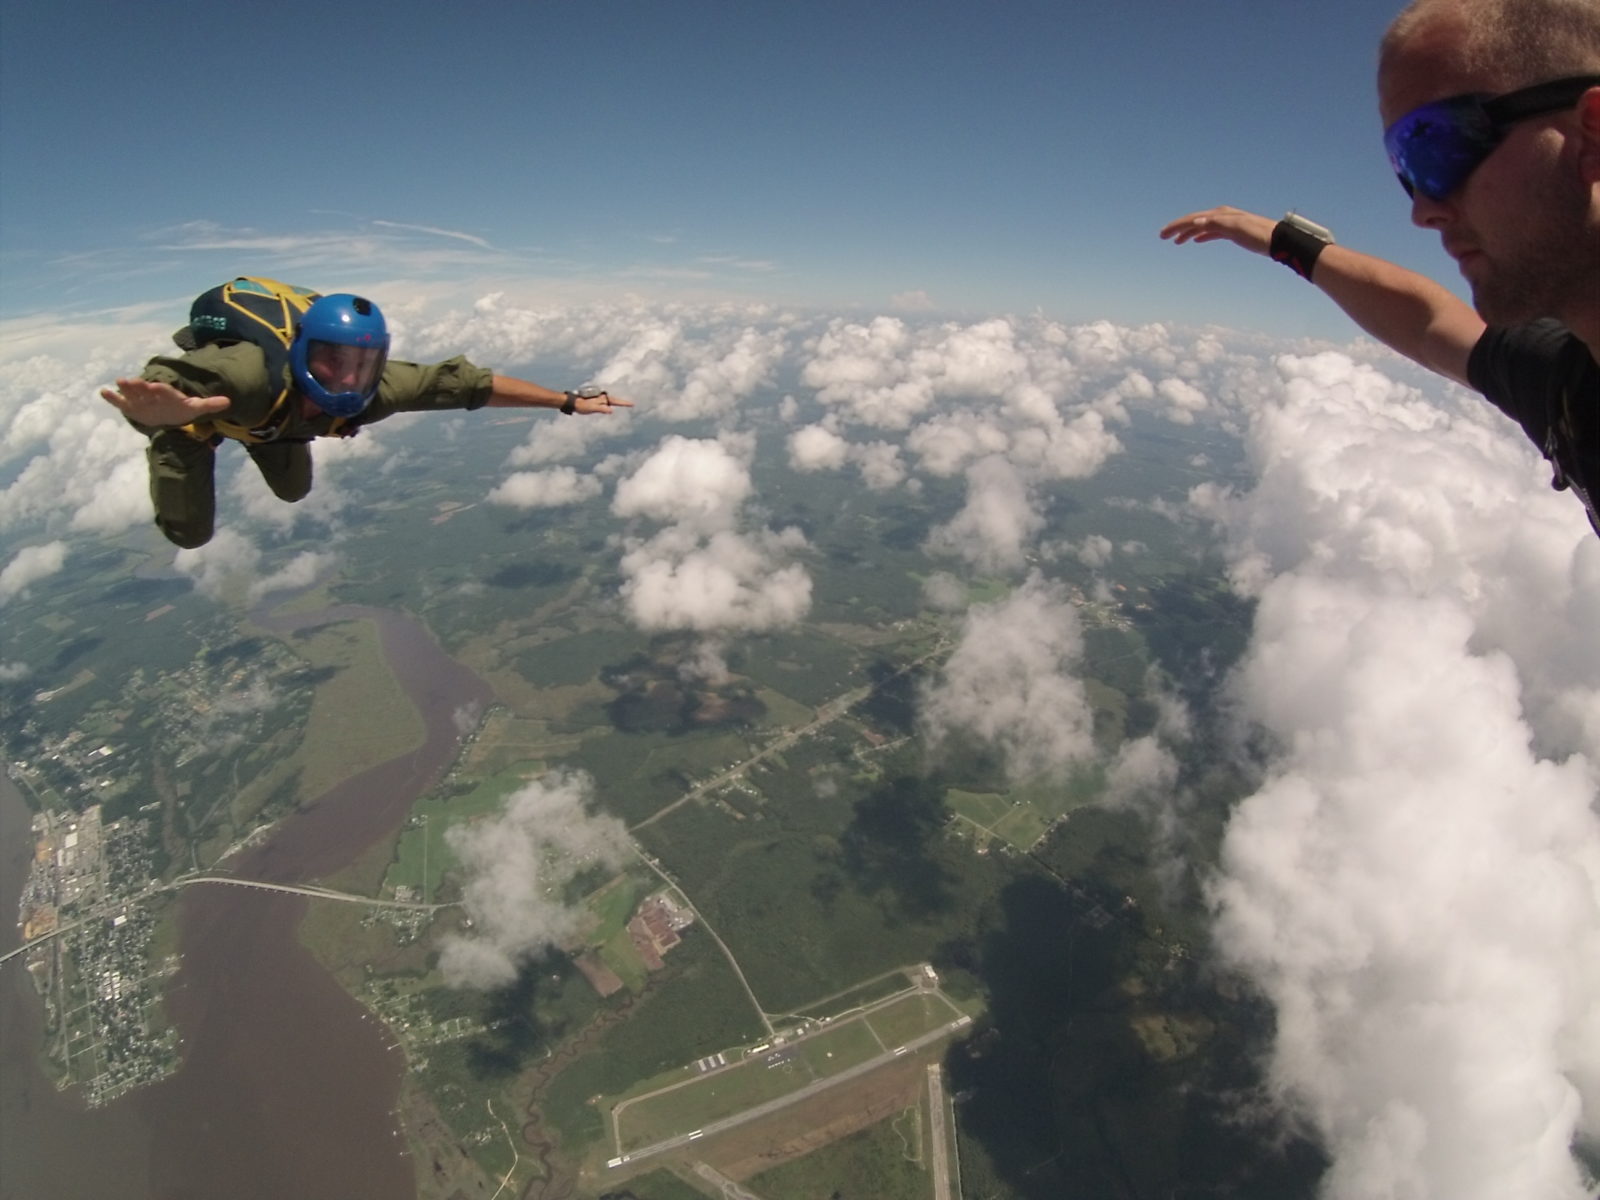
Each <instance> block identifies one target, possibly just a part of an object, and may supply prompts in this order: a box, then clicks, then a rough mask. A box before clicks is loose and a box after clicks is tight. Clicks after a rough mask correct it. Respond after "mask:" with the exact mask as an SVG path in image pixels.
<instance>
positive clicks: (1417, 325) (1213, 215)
mask: <svg viewBox="0 0 1600 1200" xmlns="http://www.w3.org/2000/svg"><path fill="white" fill-rule="evenodd" d="M1276 225H1277V222H1276V221H1274V220H1273V219H1272V218H1271V217H1262V216H1257V215H1256V214H1255V213H1248V212H1245V211H1243V210H1242V209H1238V208H1231V207H1229V206H1227V205H1223V206H1221V207H1220V208H1208V209H1206V210H1204V211H1203V212H1195V213H1190V214H1189V215H1188V216H1184V217H1179V218H1178V219H1177V220H1176V221H1173V222H1172V223H1171V224H1169V225H1168V226H1167V227H1166V228H1165V229H1163V230H1162V231H1161V236H1162V237H1163V238H1167V239H1170V240H1171V241H1172V242H1173V244H1175V245H1179V246H1181V245H1183V244H1184V243H1185V242H1216V241H1226V242H1232V243H1233V244H1234V245H1235V246H1238V247H1240V248H1242V249H1245V250H1249V251H1250V252H1252V253H1254V254H1261V255H1266V254H1267V253H1268V251H1269V249H1270V247H1271V244H1272V230H1273V228H1274V227H1275V226H1276ZM1311 282H1312V283H1314V284H1316V286H1317V287H1319V288H1321V289H1322V290H1323V292H1325V293H1326V294H1327V295H1328V297H1329V299H1331V300H1332V301H1333V302H1334V303H1335V304H1337V305H1338V306H1339V307H1340V308H1342V309H1344V311H1345V313H1346V314H1347V315H1348V316H1349V317H1350V319H1351V320H1353V321H1354V322H1355V323H1356V324H1357V325H1359V326H1361V328H1362V329H1364V330H1366V331H1367V332H1368V333H1370V334H1371V335H1372V336H1373V337H1375V338H1377V339H1378V340H1379V341H1380V342H1383V343H1384V344H1385V345H1387V346H1389V347H1390V348H1391V349H1393V350H1396V351H1398V352H1399V353H1401V354H1404V355H1405V356H1406V357H1407V358H1409V359H1411V360H1412V361H1414V362H1418V363H1421V364H1422V365H1423V366H1424V367H1427V368H1428V369H1429V370H1430V371H1437V372H1438V373H1439V374H1440V375H1443V376H1445V377H1446V378H1447V379H1453V380H1455V381H1456V382H1457V383H1466V382H1467V360H1468V358H1469V357H1471V355H1472V348H1473V346H1475V345H1477V344H1478V339H1479V338H1480V337H1482V336H1483V331H1484V323H1483V318H1481V317H1480V316H1478V314H1477V313H1476V312H1474V311H1473V309H1472V306H1471V305H1469V304H1467V303H1466V302H1465V301H1463V300H1461V299H1460V298H1459V297H1458V296H1456V295H1455V294H1454V293H1453V292H1450V291H1448V290H1447V289H1445V288H1443V287H1441V286H1440V285H1439V284H1437V283H1435V282H1433V280H1431V279H1428V278H1426V277H1425V276H1422V275H1418V274H1417V273H1416V272H1415V271H1408V270H1406V269H1405V268H1404V267H1399V266H1396V265H1395V264H1394V263H1392V262H1387V261H1385V260H1384V259H1381V258H1374V257H1373V256H1372V255H1370V254H1362V253H1360V252H1359V251H1356V250H1351V249H1350V248H1349V247H1347V246H1337V245H1335V246H1327V247H1325V248H1324V249H1323V251H1322V253H1321V254H1320V255H1318V256H1317V262H1316V266H1315V267H1314V268H1313V270H1312V273H1311Z"/></svg>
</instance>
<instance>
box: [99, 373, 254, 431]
mask: <svg viewBox="0 0 1600 1200" xmlns="http://www.w3.org/2000/svg"><path fill="white" fill-rule="evenodd" d="M100 396H101V399H103V400H105V402H106V403H107V404H110V405H111V406H112V407H113V408H115V409H116V410H117V411H118V412H120V413H121V414H122V415H123V416H125V417H127V418H128V420H130V421H132V422H133V423H134V424H136V425H144V426H152V427H153V426H166V425H187V424H189V423H190V422H191V421H198V420H200V419H201V418H202V417H209V416H212V415H213V414H215V413H219V412H221V411H223V409H225V408H227V407H228V405H229V404H231V403H232V401H231V400H229V399H228V397H226V396H190V395H188V394H187V393H185V392H180V391H179V390H178V389H177V388H175V387H173V386H172V385H171V384H170V383H155V382H153V381H151V380H149V379H119V380H117V383H116V386H115V387H106V388H101V389H100Z"/></svg>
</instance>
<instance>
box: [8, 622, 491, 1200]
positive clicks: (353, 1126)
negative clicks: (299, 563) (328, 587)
mask: <svg viewBox="0 0 1600 1200" xmlns="http://www.w3.org/2000/svg"><path fill="white" fill-rule="evenodd" d="M339 619H368V620H373V621H375V622H376V623H377V625H378V628H379V631H380V633H381V635H382V642H383V647H384V652H385V655H386V657H387V659H388V661H389V665H390V667H391V669H392V670H393V671H394V674H395V677H396V679H397V680H398V681H399V684H400V686H401V687H402V688H403V689H404V691H405V692H406V694H407V695H408V696H409V697H410V698H411V700H412V702H413V703H414V704H415V705H416V707H417V710H418V712H420V713H421V715H422V718H423V720H424V722H425V725H426V729H427V734H426V738H425V741H424V743H423V745H422V746H421V747H420V748H418V749H417V750H416V751H414V752H412V753H410V754H406V755H402V756H400V757H398V758H395V759H392V760H390V761H389V762H386V763H382V764H380V765H378V766H376V767H373V768H372V769H370V770H368V771H365V772H363V773H362V774H360V775H358V776H356V777H354V778H352V779H350V780H348V781H347V782H345V783H344V784H342V785H340V786H339V787H337V788H334V789H333V790H331V791H329V792H328V793H326V794H325V795H324V796H322V797H320V798H319V799H318V800H317V802H316V803H315V804H314V805H312V806H310V807H309V808H307V809H305V810H303V811H301V812H298V813H296V814H295V815H294V816H292V817H290V818H288V819H287V820H286V821H284V822H283V823H282V824H281V825H280V826H279V827H278V828H277V829H276V830H275V831H274V833H273V835H272V836H271V838H269V839H268V840H267V841H266V842H264V843H263V844H262V845H260V846H257V847H254V848H252V849H250V850H248V851H246V852H245V853H243V854H241V855H238V856H236V857H235V858H233V859H231V860H230V861H229V862H228V866H229V868H230V869H231V870H232V871H233V872H234V873H235V874H237V875H239V876H240V877H242V878H247V879H261V880H266V881H270V882H278V883H290V882H298V881H304V880H311V879H316V878H319V877H321V876H324V875H327V874H329V873H330V872H332V871H334V870H336V869H337V868H339V867H341V866H343V865H345V864H346V863H349V862H350V861H352V860H353V859H355V858H356V857H357V856H358V855H360V854H361V852H362V851H364V850H365V849H367V848H368V847H370V846H371V845H372V844H373V843H374V842H376V841H377V840H378V839H379V838H381V837H383V836H384V835H385V834H386V833H388V832H390V831H391V830H392V829H394V827H395V826H396V825H397V824H399V822H400V821H401V819H402V818H403V817H404V815H405V813H406V812H407V810H408V809H409V808H410V806H411V803H412V801H413V800H414V799H415V798H416V797H417V796H418V795H419V794H420V793H421V792H423V791H425V790H426V789H427V788H429V787H431V786H432V785H433V784H434V783H435V782H437V781H438V779H439V778H440V777H441V776H442V775H443V773H444V771H445V770H446V769H447V768H448V767H449V765H450V763H451V762H452V761H453V760H454V758H455V755H456V753H457V750H458V749H459V744H460V736H461V735H460V732H459V727H458V722H457V719H456V717H457V714H458V713H459V712H460V711H461V710H462V709H463V708H465V707H468V706H474V707H476V708H477V709H479V710H481V709H482V707H483V706H484V705H486V704H487V703H488V701H489V699H490V693H489V689H488V687H487V686H486V685H485V684H484V683H483V682H482V681H481V680H479V679H478V678H477V677H476V676H474V675H473V674H472V673H471V672H469V671H467V670H466V669H465V668H464V667H462V666H461V665H460V664H458V663H456V662H455V661H454V660H452V659H451V658H449V657H448V656H447V655H446V654H445V653H444V651H443V650H442V649H441V648H440V647H439V645H438V644H437V643H436V642H435V641H434V640H433V638H432V637H431V636H430V635H429V633H428V632H427V630H426V629H425V628H424V627H423V626H422V625H420V624H419V623H418V622H416V621H415V620H413V619H411V618H409V617H406V616H403V615H400V614H397V613H392V612H386V611H381V610H376V609H363V608H336V609H331V610H327V611H324V612H321V613H318V614H316V615H315V616H310V617H297V618H294V619H293V620H287V619H275V620H271V621H268V622H265V623H267V624H268V625H269V626H270V627H271V628H273V629H274V630H277V631H279V632H282V631H285V630H287V629H290V628H298V627H304V626H307V625H311V624H321V623H325V622H327V621H330V620H339ZM0 784H3V787H0V905H3V906H4V907H3V908H0V913H3V914H4V917H3V919H0V949H10V948H11V947H12V946H14V945H15V944H16V942H17V936H18V935H17V931H16V927H15V917H14V916H11V915H10V914H13V913H15V911H16V903H17V898H18V896H19V895H20V893H21V889H22V882H23V878H24V876H25V873H26V869H27V857H28V853H29V851H30V849H31V845H30V842H29V838H28V818H29V814H28V811H27V808H26V806H25V805H24V803H23V801H22V798H21V796H20V795H19V794H18V793H17V792H16V789H15V788H14V787H13V786H12V785H11V783H10V781H9V780H0ZM308 903H309V901H308V900H306V899H305V898H304V897H299V896H292V895H274V894H273V893H270V892H261V891H255V890H251V889H247V888H230V887H195V888H186V889H184V891H183V893H182V898H181V899H180V900H179V902H178V930H179V952H180V953H181V955H182V956H183V963H182V967H181V969H180V970H179V972H178V974H177V976H175V978H174V979H173V981H172V986H171V988H170V990H169V993H168V1004H169V1007H170V1011H171V1013H172V1016H173V1019H174V1020H175V1022H176V1024H177V1027H178V1031H179V1033H180V1034H181V1036H182V1037H183V1040H184V1052H185V1054H184V1065H183V1067H182V1069H181V1070H180V1071H178V1073H177V1074H175V1075H174V1076H172V1077H171V1078H169V1079H166V1080H164V1081H162V1082H161V1083H159V1084H157V1085H155V1086H153V1087H149V1088H144V1089H141V1090H140V1091H137V1092H134V1093H132V1094H131V1095H128V1096H125V1097H123V1098H122V1099H120V1100H117V1101H115V1102H114V1103H112V1104H110V1105H108V1106H106V1107H105V1108H102V1109H97V1110H93V1111H85V1110H84V1108H83V1106H82V1105H81V1104H80V1103H78V1102H77V1100H76V1098H75V1097H74V1096H73V1095H71V1094H66V1095H63V1094H61V1093H58V1092H56V1091H55V1089H54V1088H53V1087H52V1086H51V1085H50V1084H49V1082H48V1081H46V1079H45V1078H44V1077H43V1075H42V1074H41V1073H40V1071H39V1068H38V1064H37V1051H38V1045H39V1038H40V1036H41V1034H40V1029H41V1025H42V1021H43V1013H42V1006H41V1003H40V1001H39V1000H38V999H37V997H36V996H35V995H34V992H33V988H32V985H31V984H30V982H29V981H28V978H27V974H26V972H25V971H24V970H23V969H22V966H21V960H20V959H14V960H12V962H11V963H8V964H7V965H6V966H5V968H3V969H0V1200H102V1198H107V1197H116V1198H117V1200H221V1198H224V1197H226V1198H227V1200H284V1198H285V1197H294V1198H296V1200H322V1198H326V1200H366V1198H368V1197H370V1198H372V1200H403V1198H406V1197H413V1196H414V1195H415V1188H414V1185H413V1181H412V1169H411V1162H410V1160H409V1159H408V1158H406V1157H405V1156H404V1152H403V1145H404V1139H403V1137H401V1136H399V1135H398V1131H397V1124H396V1122H395V1119H394V1117H393V1109H394V1107H395V1100H396V1097H397V1095H398V1092H399V1085H400V1079H401V1071H402V1070H403V1060H402V1058H401V1055H400V1054H399V1053H397V1052H394V1051H392V1050H391V1049H390V1048H389V1039H388V1038H387V1037H385V1036H384V1032H383V1029H382V1027H381V1026H379V1025H378V1024H376V1023H375V1022H373V1021H372V1020H370V1019H369V1018H368V1017H367V1016H366V1015H365V1012H364V1010H363V1009H362V1008H361V1007H360V1006H359V1005H358V1004H356V1002H355V1001H354V1000H353V999H351V997H350V996H349V995H348V994H347V993H346V992H345V991H344V990H343V989H342V988H340V987H339V985H338V984H337V983H336V982H335V981H334V980H333V978H332V976H330V975H329V974H328V973H327V972H326V971H324V970H323V969H322V968H321V966H319V965H318V964H317V962H316V961H315V960H314V959H313V958H312V957H311V956H310V954H308V953H307V952H306V951H305V950H304V949H303V948H302V947H301V946H300V944H299V942H298V940H297V938H296V930H297V928H298V926H299V923H300V919H301V917H302V915H303V914H304V912H305V906H306V905H307V904H308Z"/></svg>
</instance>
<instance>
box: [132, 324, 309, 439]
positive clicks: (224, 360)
mask: <svg viewBox="0 0 1600 1200" xmlns="http://www.w3.org/2000/svg"><path fill="white" fill-rule="evenodd" d="M141 378H144V379H148V380H150V381H151V382H152V383H170V384H171V385H172V386H173V387H175V388H177V389H178V390H179V391H180V392H182V393H184V395H186V396H226V397H228V399H229V401H230V403H229V405H228V407H227V408H226V409H224V410H223V411H222V413H220V414H219V415H220V416H224V417H226V418H227V419H228V420H230V421H235V422H237V423H238V424H240V425H245V426H252V425H258V424H260V423H261V422H262V421H264V420H266V419H267V414H268V413H270V412H271V411H272V405H273V403H274V402H275V401H276V400H277V399H278V395H279V393H280V392H282V390H283V385H282V384H281V383H280V384H279V386H277V387H273V386H272V381H271V380H269V379H268V378H267V356H266V355H265V354H263V353H262V352H261V348H260V347H259V346H253V345H251V344H250V343H248V342H234V343H230V344H229V345H226V346H202V347H200V348H199V349H198V350H191V351H189V352H188V353H187V354H182V355H158V356H157V357H155V358H152V359H151V360H150V361H149V362H148V363H146V364H145V368H144V371H143V373H142V375H141ZM140 428H143V427H142V426H140Z"/></svg>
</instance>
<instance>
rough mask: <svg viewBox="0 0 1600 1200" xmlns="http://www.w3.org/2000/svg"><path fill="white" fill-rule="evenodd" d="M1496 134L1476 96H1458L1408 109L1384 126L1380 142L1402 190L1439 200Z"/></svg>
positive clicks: (1495, 140)
mask: <svg viewBox="0 0 1600 1200" xmlns="http://www.w3.org/2000/svg"><path fill="white" fill-rule="evenodd" d="M1500 136H1501V135H1500V132H1499V130H1497V129H1496V128H1495V125H1494V122H1493V121H1491V120H1490V119H1489V118H1488V117H1487V116H1486V115H1485V114H1484V111H1483V106H1482V105H1481V104H1480V103H1479V101H1478V99H1477V97H1474V96H1459V97H1455V98H1453V99H1450V100H1440V101H1439V102H1438V103H1436V104H1425V105H1423V106H1422V107H1421V108H1418V109H1413V110H1412V111H1411V112H1409V113H1407V114H1406V115H1405V116H1403V117H1401V118H1400V119H1399V120H1398V121H1396V122H1395V123H1394V124H1393V125H1391V126H1389V128H1388V129H1387V130H1386V131H1385V132H1384V135H1383V143H1384V146H1385V147H1386V148H1387V149H1388V151H1389V162H1390V164H1391V165H1392V166H1393V167H1394V171H1395V174H1396V175H1398V176H1399V177H1400V183H1401V186H1403V187H1404V188H1405V189H1406V192H1407V194H1411V193H1413V192H1421V193H1422V194H1423V195H1424V196H1426V197H1428V198H1429V199H1430V200H1443V199H1444V198H1445V197H1446V196H1448V195H1450V193H1451V192H1453V191H1455V190H1456V189H1457V188H1458V187H1460V186H1461V185H1462V184H1463V183H1465V182H1466V181H1467V176H1468V175H1471V174H1472V172H1473V171H1474V170H1475V169H1476V168H1477V166H1478V164H1479V163H1481V162H1482V161H1483V160H1484V159H1485V158H1487V157H1488V156H1489V152H1490V151H1491V150H1493V149H1494V148H1495V147H1496V146H1497V145H1499V143H1500Z"/></svg>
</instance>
